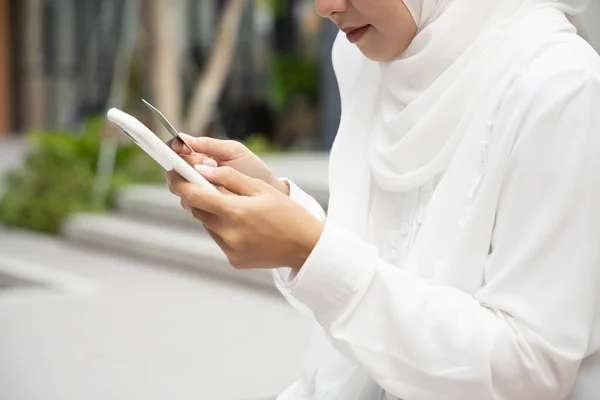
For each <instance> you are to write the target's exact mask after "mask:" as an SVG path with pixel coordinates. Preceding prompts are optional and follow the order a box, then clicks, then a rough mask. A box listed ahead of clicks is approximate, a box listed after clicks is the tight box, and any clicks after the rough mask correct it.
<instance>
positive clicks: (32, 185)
mask: <svg viewBox="0 0 600 400" xmlns="http://www.w3.org/2000/svg"><path fill="white" fill-rule="evenodd" d="M103 124H104V121H103V119H102V118H92V119H90V120H89V121H88V122H87V123H86V124H85V125H84V127H83V129H82V130H81V131H80V132H62V131H34V132H31V133H30V134H29V135H28V138H27V139H28V142H29V146H30V149H31V150H30V152H29V153H28V155H27V157H26V159H25V162H24V165H23V166H22V167H20V168H19V169H17V170H15V171H12V172H9V173H8V174H7V176H6V177H5V182H4V185H3V187H4V190H5V193H4V195H3V197H2V198H1V199H0V221H2V222H4V223H5V224H8V225H12V226H18V227H22V228H27V229H33V230H36V231H40V232H46V233H58V232H59V231H60V229H61V226H62V222H63V220H64V218H65V217H66V216H67V215H68V214H69V213H73V212H81V211H101V210H106V209H108V208H110V207H111V205H112V202H113V199H114V195H115V193H116V192H117V190H118V189H119V188H121V187H122V186H123V185H126V184H129V183H133V182H159V181H161V180H162V179H163V177H164V174H163V171H162V169H161V168H160V167H159V166H158V165H157V164H156V163H155V162H154V161H153V160H152V159H151V158H149V157H148V156H147V155H146V154H145V153H143V152H142V150H140V149H139V148H138V147H137V146H136V145H135V144H133V143H132V142H130V141H126V142H124V143H123V144H121V145H120V147H119V149H118V151H117V159H116V164H115V173H114V177H113V180H112V182H111V190H110V197H109V199H107V201H106V202H105V203H104V204H100V205H94V204H93V202H92V189H93V184H94V175H95V169H96V164H97V161H98V156H99V149H100V145H101V139H102V128H103Z"/></svg>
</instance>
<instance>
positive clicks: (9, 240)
mask: <svg viewBox="0 0 600 400" xmlns="http://www.w3.org/2000/svg"><path fill="white" fill-rule="evenodd" d="M0 275H5V276H13V277H15V276H16V277H18V279H19V280H21V281H24V282H27V281H30V282H36V281H37V282H39V283H42V285H44V286H42V287H20V288H16V289H10V290H7V289H6V288H4V290H2V289H0V326H1V327H2V328H1V329H0V354H1V355H2V356H1V357H0V398H2V399H6V400H40V399H44V400H80V399H85V400H96V399H97V400H106V399H111V400H117V399H123V400H132V399H140V400H141V399H143V400H163V399H164V400H167V399H168V400H172V399H178V400H186V399H190V400H191V399H217V400H248V399H262V398H269V397H272V396H275V395H276V394H277V393H279V392H280V391H281V390H282V389H283V388H284V387H285V386H286V385H288V384H290V383H291V382H293V381H294V380H295V379H296V378H298V377H299V373H300V369H299V367H300V362H301V354H302V351H303V349H304V347H305V342H306V339H307V330H308V321H306V320H304V319H303V317H301V316H300V315H298V314H297V313H296V312H294V311H292V310H291V309H290V307H289V306H288V305H287V304H286V303H284V302H283V301H280V300H278V299H274V298H273V297H272V296H268V295H264V294H261V293H260V292H256V291H254V290H250V289H244V288H242V287H239V286H233V285H231V284H227V283H224V282H219V281H215V280H208V279H200V278H198V279H193V278H190V277H189V276H187V275H186V276H183V275H177V274H176V273H169V272H166V271H165V270H164V269H163V268H156V269H153V268H152V266H151V265H148V264H147V263H144V264H141V263H139V262H134V261H131V260H128V259H125V258H120V257H117V256H111V255H105V254H93V253H89V252H88V251H84V250H80V249H77V248H73V246H72V245H69V244H66V243H65V242H62V241H60V240H56V239H52V238H47V237H45V236H37V235H32V234H30V233H24V232H17V231H7V230H1V229H0Z"/></svg>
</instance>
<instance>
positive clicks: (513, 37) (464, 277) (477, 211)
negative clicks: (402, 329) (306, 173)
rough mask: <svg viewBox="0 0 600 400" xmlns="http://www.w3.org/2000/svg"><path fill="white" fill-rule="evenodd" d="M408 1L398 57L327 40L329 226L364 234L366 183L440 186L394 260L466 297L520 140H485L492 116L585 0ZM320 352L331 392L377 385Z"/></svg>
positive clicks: (475, 285) (351, 393) (350, 394)
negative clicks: (337, 102)
mask: <svg viewBox="0 0 600 400" xmlns="http://www.w3.org/2000/svg"><path fill="white" fill-rule="evenodd" d="M398 1H400V0H398ZM404 1H405V3H406V4H407V6H408V7H409V9H410V11H411V13H412V15H413V17H414V19H415V21H416V22H417V25H418V34H417V36H416V37H415V39H414V40H413V41H412V43H411V45H410V46H409V48H408V49H407V50H406V51H405V53H403V54H402V56H401V57H399V58H398V59H396V60H394V61H392V62H388V63H376V62H372V61H370V60H368V59H366V58H365V57H364V56H363V55H362V54H361V53H360V52H359V51H358V49H357V48H356V47H355V46H353V45H351V44H350V43H348V41H347V40H346V39H345V37H344V36H343V35H340V36H339V37H338V40H337V41H336V44H335V46H334V51H333V61H334V67H335V69H336V75H337V77H338V81H339V86H340V92H341V100H342V118H341V121H340V128H339V132H338V136H337V138H336V141H335V143H334V145H333V148H332V151H331V157H330V171H329V173H330V193H331V197H330V201H329V204H330V206H329V216H328V221H329V222H328V223H334V224H336V225H337V226H339V227H341V228H343V229H345V230H347V231H349V232H350V233H353V234H354V235H356V236H358V237H361V238H363V239H364V240H367V241H368V240H369V238H368V234H367V216H368V211H369V202H370V193H371V190H370V189H371V187H372V186H373V185H377V186H379V187H380V188H381V189H383V190H387V191H392V192H403V191H411V190H415V189H419V188H423V187H427V186H429V187H431V188H433V186H434V183H437V186H436V187H435V191H434V193H433V197H432V199H431V202H430V204H429V206H428V209H427V213H426V215H425V218H424V219H423V220H422V224H421V226H420V229H419V234H418V235H417V238H416V240H415V242H414V244H413V246H412V248H411V250H410V252H409V254H408V259H407V261H406V264H405V265H403V266H402V267H403V268H406V269H409V270H412V271H414V272H415V273H416V274H417V275H418V276H421V277H422V278H423V279H427V280H431V281H432V282H434V283H440V284H443V285H450V286H454V287H456V288H459V289H461V290H463V291H465V292H467V293H470V294H474V293H475V292H476V291H477V290H478V289H479V288H480V286H481V282H482V278H483V273H484V265H485V262H486V259H487V256H488V251H489V243H490V240H491V235H492V230H493V222H494V218H495V211H496V206H497V199H498V195H499V191H500V186H501V182H502V177H503V175H504V172H505V168H506V164H507V161H508V158H509V155H510V152H511V150H512V144H513V143H514V140H515V139H516V137H515V136H514V135H516V133H515V132H512V133H506V134H503V135H501V137H500V136H499V135H493V136H495V137H492V135H491V131H492V127H493V125H494V122H495V121H493V118H492V116H493V115H494V112H495V110H496V109H497V108H498V107H499V105H500V103H501V101H502V99H503V98H504V95H505V93H506V92H507V90H509V89H510V86H511V83H512V82H513V81H514V80H515V79H516V78H517V77H518V76H519V74H520V71H521V69H522V68H524V67H526V66H527V64H528V62H529V61H530V60H531V59H532V58H533V57H535V56H536V55H537V54H538V52H539V51H541V50H543V49H544V46H545V44H546V43H547V40H548V38H549V37H551V36H553V35H555V34H562V33H563V32H564V33H565V34H572V33H573V32H575V30H576V29H575V28H574V26H573V25H572V24H571V23H570V22H569V20H568V19H567V17H566V16H565V14H567V15H569V16H577V15H578V14H580V13H581V12H582V11H583V10H584V9H585V6H586V3H587V0H564V1H561V0H404ZM482 126H484V127H487V128H488V129H481V127H482ZM492 145H493V146H492ZM491 149H493V150H491ZM457 152H460V154H458V155H459V156H457ZM486 171H487V172H486ZM440 178H441V180H440ZM438 182H439V183H438ZM456 266H460V268H457V267H456ZM317 340H319V339H317ZM317 343H318V342H317ZM315 345H317V344H316V343H315ZM319 354H320V357H323V359H321V362H319V361H317V363H318V364H319V371H321V373H325V374H329V375H331V376H338V377H339V382H340V386H339V388H340V390H344V392H343V393H342V392H340V393H338V397H335V398H344V399H349V400H350V399H356V398H361V397H360V393H361V391H365V392H367V393H371V391H374V390H376V388H377V387H376V384H375V383H374V382H372V381H370V380H369V378H368V376H367V375H366V374H365V373H364V372H363V371H362V370H361V369H360V367H358V366H355V365H353V364H352V363H351V362H349V361H348V360H346V359H345V358H344V357H342V356H341V355H339V354H338V353H337V352H335V351H333V350H331V349H329V350H328V346H327V344H326V343H323V346H322V347H321V351H320V352H319ZM326 371H327V372H326ZM342 382H345V384H342ZM342 388H343V389H342Z"/></svg>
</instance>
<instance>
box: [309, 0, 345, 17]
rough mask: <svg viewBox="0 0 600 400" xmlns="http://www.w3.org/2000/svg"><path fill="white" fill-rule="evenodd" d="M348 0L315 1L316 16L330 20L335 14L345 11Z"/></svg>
mask: <svg viewBox="0 0 600 400" xmlns="http://www.w3.org/2000/svg"><path fill="white" fill-rule="evenodd" d="M348 2H349V0H315V8H316V10H317V14H319V15H320V16H321V17H323V18H331V17H332V16H333V15H334V14H335V13H340V12H344V11H346V9H347V8H348Z"/></svg>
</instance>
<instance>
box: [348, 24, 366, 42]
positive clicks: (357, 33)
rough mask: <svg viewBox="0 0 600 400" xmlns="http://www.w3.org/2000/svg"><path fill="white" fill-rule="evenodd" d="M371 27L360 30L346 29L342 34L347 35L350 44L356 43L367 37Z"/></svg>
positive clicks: (363, 27) (360, 28)
mask: <svg viewBox="0 0 600 400" xmlns="http://www.w3.org/2000/svg"><path fill="white" fill-rule="evenodd" d="M369 27H371V25H365V26H361V27H358V28H355V27H352V28H344V29H342V32H344V33H345V34H346V38H348V41H349V42H350V43H356V42H358V41H359V40H360V39H361V38H362V37H363V36H364V35H365V33H367V31H368V30H369Z"/></svg>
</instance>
